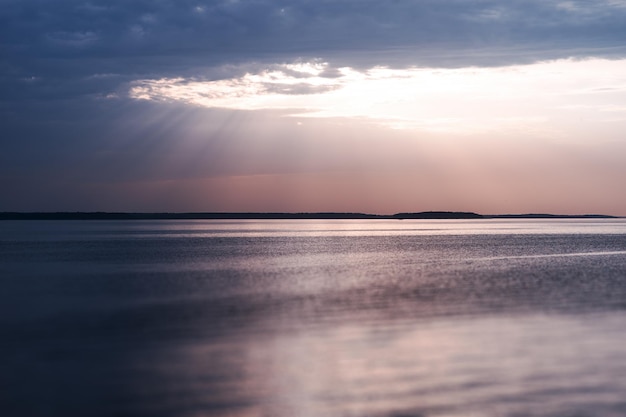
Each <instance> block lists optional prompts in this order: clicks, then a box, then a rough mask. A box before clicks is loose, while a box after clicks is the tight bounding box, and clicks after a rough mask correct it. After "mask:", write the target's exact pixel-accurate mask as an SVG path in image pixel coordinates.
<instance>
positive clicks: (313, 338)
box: [0, 219, 626, 417]
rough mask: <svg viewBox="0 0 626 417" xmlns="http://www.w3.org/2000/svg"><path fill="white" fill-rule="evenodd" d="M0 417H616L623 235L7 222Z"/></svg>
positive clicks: (583, 224)
mask: <svg viewBox="0 0 626 417" xmlns="http://www.w3.org/2000/svg"><path fill="white" fill-rule="evenodd" d="M0 277H1V278H0V288H1V289H2V290H1V292H0V332H1V333H0V335H1V338H0V369H1V373H0V415H2V416H7V417H11V416H52V415H58V416H190V417H197V416H220V417H221V416H224V417H226V416H228V417H248V416H255V417H256V416H268V417H270V416H276V417H282V416H338V417H343V416H373V417H409V416H413V417H437V416H440V417H453V416H455V417H456V416H459V417H461V416H463V417H467V416H469V417H472V416H480V417H492V416H493V417H496V416H498V417H500V416H503V417H522V416H538V417H539V416H559V417H582V416H609V417H610V416H624V415H626V349H625V348H624V343H625V342H626V314H625V313H626V221H625V220H622V219H618V220H543V221H542V220H475V221H433V220H429V221H411V220H405V221H397V220H393V221H392V220H390V221H387V220H373V221H356V220H355V221H304V220H298V221H119V222H117V221H101V222H98V221H73V222H72V221H68V222H65V221H52V222H46V221H21V222H11V221H5V222H0Z"/></svg>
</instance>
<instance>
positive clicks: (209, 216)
mask: <svg viewBox="0 0 626 417" xmlns="http://www.w3.org/2000/svg"><path fill="white" fill-rule="evenodd" d="M611 218H618V217H617V216H608V215H603V214H582V215H560V214H534V213H530V214H494V215H482V214H477V213H472V212H458V211H422V212H418V213H397V214H392V215H379V214H363V213H107V212H30V213H22V212H0V220H246V219H248V220H263V219H265V220H298V219H302V220H307V219H309V220H347V219H353V220H359V219H397V220H404V219H611Z"/></svg>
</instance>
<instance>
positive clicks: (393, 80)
mask: <svg viewBox="0 0 626 417" xmlns="http://www.w3.org/2000/svg"><path fill="white" fill-rule="evenodd" d="M130 96H131V97H132V98H135V99H143V100H154V101H174V102H182V103H186V104H189V105H195V106H204V107H214V108H228V109H240V110H285V111H287V113H288V114H289V115H291V116H298V117H325V118H328V117H342V118H365V119H370V120H373V121H376V122H379V123H382V124H385V125H387V126H390V127H392V128H400V129H421V130H430V131H443V132H446V131H450V132H467V133H476V132H484V131H494V130H500V129H503V128H505V129H523V130H528V129H530V130H533V133H540V134H548V135H551V136H554V135H555V134H556V135H558V122H559V121H562V122H563V123H568V122H571V120H577V119H580V118H581V117H582V118H583V119H584V120H586V121H590V122H593V123H615V122H624V121H626V106H625V105H624V103H626V60H605V59H589V60H556V61H550V62H541V63H536V64H532V65H516V66H507V67H495V68H489V67H481V68H474V67H470V68H461V69H434V68H407V69H392V68H383V67H376V68H371V69H369V70H362V71H360V70H357V69H354V68H348V67H344V68H332V67H330V66H329V65H328V64H327V63H320V62H317V63H315V62H313V63H297V64H284V65H277V66H274V67H272V68H271V69H267V70H263V71H258V72H256V73H246V74H245V75H243V76H241V77H237V78H231V79H222V80H214V81H199V80H195V79H185V78H163V79H159V80H139V81H136V82H135V83H134V85H133V87H132V88H131V90H130ZM572 118H574V119H572ZM555 121H556V122H557V125H554V124H553V122H555ZM548 122H550V123H548Z"/></svg>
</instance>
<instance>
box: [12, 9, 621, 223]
mask: <svg viewBox="0 0 626 417" xmlns="http://www.w3.org/2000/svg"><path fill="white" fill-rule="evenodd" d="M0 132H1V133H0V211H124V212H130V211H141V212H224V211H227V212H361V213H377V214H393V213H398V212H419V211H427V210H447V211H474V212H478V213H482V214H498V213H558V214H589V213H595V214H611V215H621V216H626V193H624V191H623V189H624V185H623V183H624V180H625V179H626V134H624V133H623V132H626V0H593V1H591V0H573V1H553V0H524V1H522V0H509V1H506V2H505V1H501V0H475V1H474V0H389V1H380V0H332V1H331V0H249V1H244V0H214V1H204V0H198V1H187V0H176V1H175V0H170V1H166V0H142V1H129V0H107V1H101V0H93V1H77V0H76V1H75V0H55V1H54V2H52V1H44V0H0Z"/></svg>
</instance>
